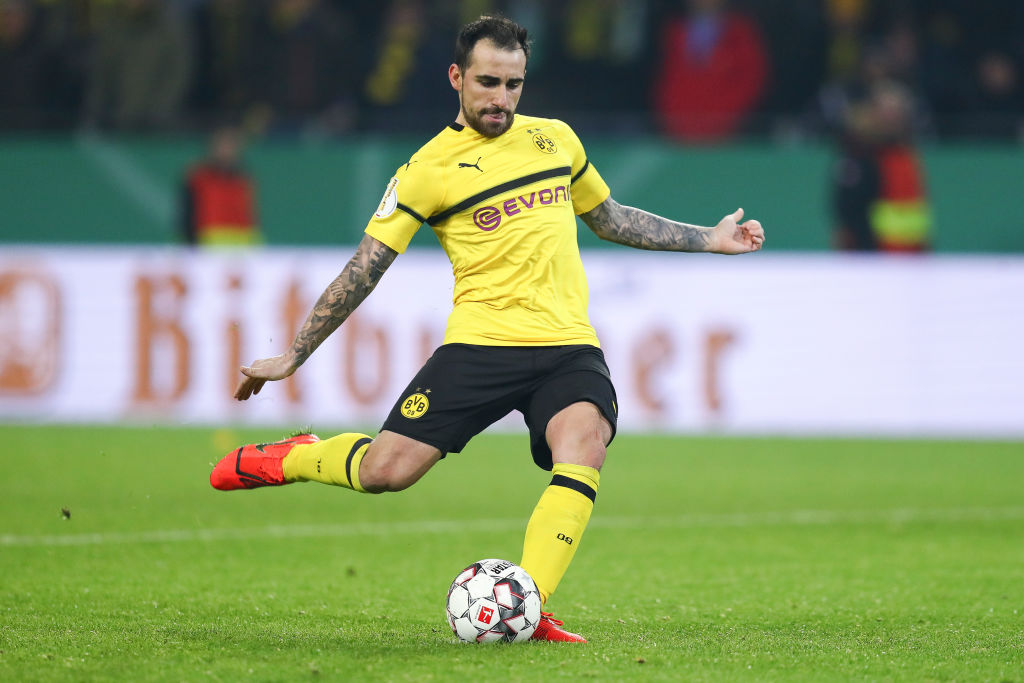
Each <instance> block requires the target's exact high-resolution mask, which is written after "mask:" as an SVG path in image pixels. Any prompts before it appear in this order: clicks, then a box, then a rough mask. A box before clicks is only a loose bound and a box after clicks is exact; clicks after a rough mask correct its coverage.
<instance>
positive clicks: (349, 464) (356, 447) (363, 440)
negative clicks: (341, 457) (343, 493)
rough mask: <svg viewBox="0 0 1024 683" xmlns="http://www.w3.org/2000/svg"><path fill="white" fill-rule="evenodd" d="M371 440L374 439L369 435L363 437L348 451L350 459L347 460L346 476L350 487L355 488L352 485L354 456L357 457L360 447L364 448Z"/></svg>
mask: <svg viewBox="0 0 1024 683" xmlns="http://www.w3.org/2000/svg"><path fill="white" fill-rule="evenodd" d="M371 441H373V439H371V438H370V437H368V436H364V437H363V438H361V439H359V440H358V441H356V442H355V443H354V444H352V450H350V451H349V452H348V460H346V461H345V477H346V478H347V479H348V485H349V487H350V488H353V487H352V458H354V457H356V453H357V452H358V451H359V449H360V448H362V447H363V446H365V445H366V444H368V443H370V442H371Z"/></svg>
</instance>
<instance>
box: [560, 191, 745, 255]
mask: <svg viewBox="0 0 1024 683" xmlns="http://www.w3.org/2000/svg"><path fill="white" fill-rule="evenodd" d="M580 218H582V219H583V222H584V223H586V224H587V225H588V226H589V227H590V229H591V230H593V231H594V234H596V235H597V236H598V237H600V238H601V239H603V240H608V241H609V242H616V243H618V244H624V245H626V246H630V247H636V248H638V249H652V250H656V251H713V252H717V253H721V254H740V253H743V252H747V251H756V250H757V249H760V248H761V245H762V244H763V242H764V230H763V229H762V228H761V224H760V223H759V222H757V221H747V222H746V223H740V220H742V218H743V209H738V210H737V211H736V212H735V213H732V214H729V215H728V216H726V217H725V218H723V219H722V220H721V221H719V223H718V225H716V226H714V227H712V228H704V227H701V226H698V225H690V224H688V223H680V222H678V221H673V220H669V219H667V218H663V217H661V216H657V215H655V214H653V213H648V212H647V211H643V210H641V209H636V208H633V207H632V206H623V205H622V204H619V203H618V202H617V201H615V200H614V199H612V198H611V197H609V198H608V199H606V200H604V201H603V202H601V203H600V204H598V205H597V206H596V207H594V208H593V209H592V210H591V211H589V212H587V213H584V214H582V215H581V216H580Z"/></svg>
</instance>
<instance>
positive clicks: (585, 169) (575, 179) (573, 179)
mask: <svg viewBox="0 0 1024 683" xmlns="http://www.w3.org/2000/svg"><path fill="white" fill-rule="evenodd" d="M588 168H590V159H587V163H585V164H583V168H581V169H580V172H579V173H577V174H576V175H574V176H573V177H572V180H570V181H569V184H570V185H572V184H573V183H575V182H576V181H577V180H579V179H580V176H581V175H583V174H584V173H586V172H587V169H588Z"/></svg>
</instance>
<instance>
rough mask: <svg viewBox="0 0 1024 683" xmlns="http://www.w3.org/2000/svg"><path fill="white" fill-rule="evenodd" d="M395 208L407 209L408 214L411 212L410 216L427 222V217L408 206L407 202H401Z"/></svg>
mask: <svg viewBox="0 0 1024 683" xmlns="http://www.w3.org/2000/svg"><path fill="white" fill-rule="evenodd" d="M395 208H398V209H401V210H402V211H405V212H406V213H407V214H409V215H410V216H412V217H413V218H415V219H416V220H418V221H419V222H420V223H426V222H427V219H426V218H424V217H423V216H421V215H419V214H418V213H416V212H415V211H413V210H412V208H411V207H408V206H406V205H405V204H402V203H399V204H398V205H397V206H396V207H395Z"/></svg>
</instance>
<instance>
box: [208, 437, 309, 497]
mask: <svg viewBox="0 0 1024 683" xmlns="http://www.w3.org/2000/svg"><path fill="white" fill-rule="evenodd" d="M319 440H320V437H318V436H317V435H315V434H297V435H296V436H292V437H289V438H287V439H283V440H281V441H275V442H274V443H260V444H250V445H248V446H242V447H241V448H239V449H238V450H237V451H232V452H230V453H228V454H227V455H225V456H224V457H223V458H221V459H220V462H218V463H217V465H216V466H215V467H214V468H213V472H210V485H211V486H213V488H215V489H219V490H221V491H234V490H235V489H255V488H259V487H261V486H283V485H285V484H290V483H291V482H289V481H285V480H284V472H282V471H281V461H282V460H284V456H286V455H288V453H289V452H290V451H291V450H292V448H293V447H295V446H298V445H299V444H306V443H316V442H317V441H319Z"/></svg>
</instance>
